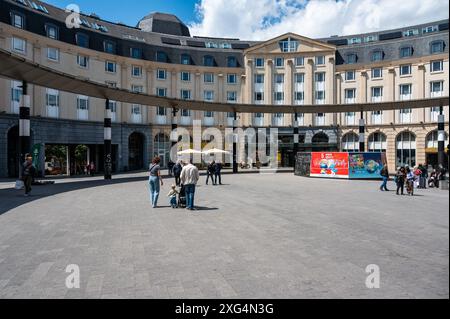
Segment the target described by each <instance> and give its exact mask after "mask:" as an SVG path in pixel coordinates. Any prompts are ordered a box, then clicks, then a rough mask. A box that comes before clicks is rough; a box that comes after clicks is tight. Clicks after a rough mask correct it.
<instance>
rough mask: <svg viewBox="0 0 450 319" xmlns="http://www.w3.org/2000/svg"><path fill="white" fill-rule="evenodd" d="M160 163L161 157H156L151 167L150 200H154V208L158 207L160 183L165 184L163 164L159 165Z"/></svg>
mask: <svg viewBox="0 0 450 319" xmlns="http://www.w3.org/2000/svg"><path fill="white" fill-rule="evenodd" d="M160 163H161V159H160V158H159V157H155V158H154V159H153V161H152V163H151V164H150V167H149V171H150V177H149V185H150V200H151V202H152V207H153V208H156V207H157V206H158V197H159V192H160V185H161V186H163V185H164V183H163V180H162V177H161V166H160V165H159V164H160Z"/></svg>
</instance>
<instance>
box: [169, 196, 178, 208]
mask: <svg viewBox="0 0 450 319" xmlns="http://www.w3.org/2000/svg"><path fill="white" fill-rule="evenodd" d="M170 206H172V207H177V197H176V196H173V197H171V198H170Z"/></svg>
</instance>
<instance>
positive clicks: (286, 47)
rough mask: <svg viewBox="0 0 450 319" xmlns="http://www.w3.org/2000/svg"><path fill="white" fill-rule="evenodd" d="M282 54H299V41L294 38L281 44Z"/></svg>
mask: <svg viewBox="0 0 450 319" xmlns="http://www.w3.org/2000/svg"><path fill="white" fill-rule="evenodd" d="M279 43H280V49H281V52H297V49H298V41H297V40H294V39H292V38H290V37H289V38H287V39H284V40H282V41H280V42H279Z"/></svg>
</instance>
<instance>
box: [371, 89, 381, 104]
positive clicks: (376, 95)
mask: <svg viewBox="0 0 450 319" xmlns="http://www.w3.org/2000/svg"><path fill="white" fill-rule="evenodd" d="M382 100H383V88H382V87H373V88H372V102H382Z"/></svg>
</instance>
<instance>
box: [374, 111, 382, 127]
mask: <svg viewBox="0 0 450 319" xmlns="http://www.w3.org/2000/svg"><path fill="white" fill-rule="evenodd" d="M372 124H375V125H380V124H383V111H372Z"/></svg>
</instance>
